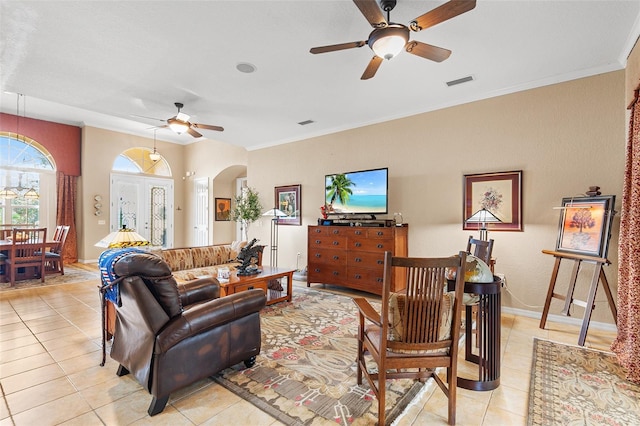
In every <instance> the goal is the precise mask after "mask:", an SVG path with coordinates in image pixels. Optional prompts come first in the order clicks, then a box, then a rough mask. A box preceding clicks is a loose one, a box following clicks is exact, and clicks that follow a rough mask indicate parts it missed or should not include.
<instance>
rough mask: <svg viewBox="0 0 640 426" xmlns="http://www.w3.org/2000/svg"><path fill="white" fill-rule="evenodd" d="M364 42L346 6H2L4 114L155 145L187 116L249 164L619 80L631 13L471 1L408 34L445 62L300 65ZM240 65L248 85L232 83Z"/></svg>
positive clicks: (303, 0) (404, 0) (627, 6)
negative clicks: (574, 83) (336, 135)
mask: <svg viewBox="0 0 640 426" xmlns="http://www.w3.org/2000/svg"><path fill="white" fill-rule="evenodd" d="M443 3H444V1H442V0H441V1H410V0H398V5H397V6H396V8H395V9H394V10H393V11H392V12H391V20H392V21H394V22H398V23H402V24H405V25H406V24H408V23H409V22H410V21H411V20H412V19H413V18H416V17H417V16H419V15H422V14H423V13H425V12H426V11H429V10H431V9H433V8H435V7H437V6H439V5H441V4H443ZM371 30H372V28H371V26H370V25H369V24H368V23H367V21H366V20H365V18H364V17H363V16H362V14H361V13H360V11H359V10H358V9H357V7H356V6H355V4H354V3H353V2H352V1H349V0H340V1H328V0H317V1H316V0H297V1H294V0H290V1H220V0H216V1H213V0H210V1H180V0H173V1H126V2H125V1H84V0H83V1H7V0H2V2H1V3H0V35H1V38H0V41H1V45H0V78H1V89H2V92H1V94H0V96H1V97H0V107H1V108H0V109H1V110H2V112H6V113H10V114H15V113H16V98H17V96H16V95H15V93H22V94H24V95H25V97H24V99H25V100H26V102H25V103H26V115H27V116H29V117H34V118H40V119H45V120H50V121H56V122H62V123H66V124H73V125H80V126H82V125H89V126H95V127H100V128H106V129H112V130H117V131H121V132H126V133H132V134H138V135H143V136H146V137H150V138H152V137H153V129H152V128H151V127H152V126H156V125H159V124H162V123H161V122H160V121H158V120H154V119H153V118H157V119H167V118H170V117H173V116H174V115H175V114H176V112H177V111H176V109H175V107H174V105H173V103H174V102H183V103H184V104H185V107H184V109H183V112H185V113H187V114H189V115H191V117H192V121H193V122H197V123H205V124H213V125H219V126H223V127H224V128H225V131H224V132H215V131H208V130H203V131H201V133H203V134H204V137H205V138H208V139H215V140H219V141H224V142H227V143H230V144H234V145H238V146H243V147H246V148H247V149H250V150H251V149H257V148H261V147H266V146H271V145H276V144H280V143H286V142H291V141H296V140H301V139H305V138H309V137H313V136H318V135H323V134H328V133H332V132H336V131H341V130H345V129H349V128H354V127H358V126H363V125H367V124H372V123H377V122H382V121H386V120H390V119H394V118H399V117H405V116H409V115H414V114H418V113H421V112H426V111H431V110H435V109H439V108H445V107H448V106H452V105H457V104H461V103H465V102H470V101H474V100H478V99H484V98H488V97H492V96H497V95H502V94H506V93H511V92H515V91H519V90H524V89H529V88H533V87H538V86H542V85H547V84H553V83H557V82H561V81H566V80H570V79H575V78H580V77H584V76H589V75H594V74H598V73H602V72H608V71H612V70H618V69H622V68H624V66H625V64H626V56H627V54H628V53H629V51H630V50H631V48H632V46H633V44H634V43H635V41H636V39H637V38H638V35H639V34H640V1H637V0H629V1H625V0H608V1H606V0H605V1H591V0H575V1H552V0H548V1H547V0H544V1H543V0H536V1H525V0H509V1H508V0H478V2H477V6H476V8H475V9H474V10H472V11H470V12H467V13H465V14H463V15H460V16H458V17H455V18H453V19H451V20H448V21H446V22H444V23H441V24H439V25H437V26H435V27H432V28H428V29H426V30H424V31H421V32H419V33H412V34H411V39H412V40H418V41H422V42H425V43H429V44H433V45H436V46H441V47H445V48H447V49H450V50H452V52H453V53H452V55H451V57H450V58H449V59H447V60H445V61H444V62H441V63H436V62H432V61H429V60H426V59H422V58H419V57H417V56H414V55H410V54H408V53H406V52H403V53H401V54H400V55H399V56H398V57H396V58H394V59H393V60H391V61H388V62H387V61H385V63H383V64H382V66H381V67H380V69H379V71H378V73H377V75H376V76H375V77H374V78H373V79H371V80H367V81H362V80H360V76H361V75H362V73H363V71H364V69H365V67H366V65H367V64H368V62H369V60H370V59H371V57H372V56H373V53H372V52H371V50H370V49H369V48H368V47H367V46H365V47H362V48H356V49H350V50H343V51H339V52H332V53H325V54H319V55H312V54H310V53H309V49H310V48H311V47H315V46H323V45H329V44H336V43H343V42H351V41H359V40H366V39H367V37H368V35H369V33H370V32H371ZM243 62H248V63H251V64H253V65H255V66H256V68H257V71H256V72H255V73H252V74H244V73H241V72H239V71H238V70H237V69H236V66H237V65H238V64H239V63H243ZM469 75H471V76H473V77H474V81H472V82H469V83H465V84H461V85H458V86H453V87H448V86H447V85H446V84H445V82H447V81H450V80H455V79H459V78H461V77H466V76H469ZM22 114H23V110H22V101H21V103H20V115H22ZM136 116H145V117H152V119H145V118H140V117H136ZM304 120H313V121H314V123H313V124H310V125H306V126H301V125H299V124H297V123H298V122H301V121H304ZM157 135H158V138H159V139H163V140H167V141H172V142H176V143H183V144H184V143H191V142H193V141H194V140H195V139H194V138H192V137H191V136H189V135H187V134H183V135H180V136H178V135H175V134H173V133H172V132H171V131H170V130H168V129H161V130H159V131H158V132H157Z"/></svg>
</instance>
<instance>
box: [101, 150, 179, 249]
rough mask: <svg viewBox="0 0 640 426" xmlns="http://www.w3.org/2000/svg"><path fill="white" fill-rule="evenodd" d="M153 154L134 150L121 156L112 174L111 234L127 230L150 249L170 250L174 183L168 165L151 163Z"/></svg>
mask: <svg viewBox="0 0 640 426" xmlns="http://www.w3.org/2000/svg"><path fill="white" fill-rule="evenodd" d="M152 152H153V151H152V150H150V149H148V148H144V147H136V148H129V149H127V150H126V151H124V152H122V153H121V154H120V155H119V156H118V157H117V158H116V160H115V161H114V163H113V167H112V173H111V194H110V200H111V203H110V204H111V206H110V207H111V214H110V217H111V223H110V230H111V232H113V231H116V230H118V229H120V228H122V227H123V226H124V227H127V228H130V229H134V230H135V231H136V232H138V233H139V234H140V235H142V236H143V237H145V238H146V239H147V240H149V242H150V243H151V245H152V246H156V247H163V248H169V247H173V239H174V238H173V233H174V217H173V197H174V192H173V191H174V188H173V179H172V178H171V168H170V167H169V163H168V162H167V161H166V160H165V159H164V158H163V157H162V156H160V158H159V159H158V160H155V161H154V160H152V159H151V157H150V154H151V153H152Z"/></svg>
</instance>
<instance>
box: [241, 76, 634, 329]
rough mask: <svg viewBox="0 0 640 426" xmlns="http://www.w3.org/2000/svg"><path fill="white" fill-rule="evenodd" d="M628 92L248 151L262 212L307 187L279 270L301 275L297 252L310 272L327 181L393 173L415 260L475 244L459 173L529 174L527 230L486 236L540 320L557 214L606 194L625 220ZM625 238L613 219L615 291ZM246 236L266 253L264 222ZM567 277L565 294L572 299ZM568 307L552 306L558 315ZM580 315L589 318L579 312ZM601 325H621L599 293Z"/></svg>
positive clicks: (616, 85) (465, 113)
mask: <svg viewBox="0 0 640 426" xmlns="http://www.w3.org/2000/svg"><path fill="white" fill-rule="evenodd" d="M624 88H625V73H624V71H618V72H612V73H607V74H603V75H599V76H594V77H590V78H584V79H580V80H575V81H571V82H568V83H562V84H557V85H552V86H547V87H542V88H538V89H534V90H528V91H524V92H520V93H516V94H511V95H507V96H501V97H496V98H492V99H487V100H483V101H479V102H474V103H470V104H466V105H461V106H457V107H452V108H448V109H444V110H440V111H435V112H430V113H426V114H421V115H417V116H413V117H409V118H404V119H400V120H394V121H390V122H386V123H382V124H377V125H372V126H367V127H362V128H359V129H354V130H350V131H345V132H340V133H336V134H332V135H327V136H323V137H317V138H313V139H309V140H305V141H300V142H296V143H290V144H287V145H280V146H276V147H272V148H266V149H261V150H256V151H251V152H249V158H248V178H249V185H250V186H252V187H254V188H255V189H257V190H258V192H259V193H260V195H261V199H262V201H263V204H264V205H270V202H271V200H272V199H273V196H274V195H273V191H274V187H275V186H281V185H293V184H301V185H302V194H301V198H302V215H303V226H281V227H280V230H279V237H280V246H279V262H278V264H279V266H292V267H295V266H296V255H297V253H298V252H299V253H301V257H302V258H301V261H300V266H304V265H306V264H307V260H306V252H307V250H306V242H307V238H306V232H307V225H312V224H316V221H317V218H318V217H320V210H319V208H320V206H321V205H322V204H323V194H324V191H323V183H324V176H325V174H328V173H339V172H346V171H352V170H360V169H370V168H376V167H388V168H389V174H390V181H389V190H390V202H389V212H390V215H389V216H390V217H391V214H392V213H393V212H402V213H403V216H404V221H405V222H408V223H409V255H411V256H440V255H451V254H454V253H456V252H457V251H458V250H460V249H464V247H465V245H466V240H467V238H468V236H469V235H470V234H474V233H473V232H470V231H463V230H462V224H461V221H462V197H463V193H462V191H463V188H462V182H463V175H464V174H472V173H483V172H495V171H511V170H522V171H523V222H524V231H523V232H490V234H489V235H490V237H491V238H494V239H495V241H496V242H495V248H494V255H495V257H496V258H497V264H496V271H497V272H500V273H504V274H505V275H506V278H507V285H508V288H509V290H510V292H505V293H504V297H503V304H504V305H505V306H509V307H513V308H516V309H524V310H531V311H541V306H542V305H543V303H544V298H545V295H546V291H547V288H548V284H549V278H550V274H551V269H552V266H553V260H554V259H553V258H552V257H550V256H547V255H543V254H541V250H542V249H554V248H555V243H556V238H557V231H558V220H559V211H558V210H554V209H553V207H554V206H558V205H559V204H560V202H561V199H562V198H563V197H568V196H574V195H575V196H578V195H581V194H584V192H585V191H587V189H588V187H589V186H591V185H599V186H600V187H601V188H602V189H601V190H602V192H603V194H605V195H609V194H614V195H616V197H617V199H616V210H617V211H619V210H620V207H619V206H620V202H621V200H620V194H621V190H622V171H623V167H624V146H625V104H624V100H625V98H624ZM618 230H619V217H618V216H616V218H615V219H614V226H613V237H612V239H611V243H610V249H609V259H610V260H611V261H612V265H611V266H609V267H607V268H606V274H607V276H608V278H609V281H610V283H611V285H612V288H613V289H614V292H615V289H616V288H617V242H618V239H617V235H618ZM476 234H477V233H476ZM249 237H250V238H251V237H257V238H259V239H260V240H261V242H262V243H264V244H268V243H269V239H270V236H269V226H268V221H266V220H260V221H258V224H256V225H252V227H251V228H250V235H249ZM566 269H567V270H565V268H564V267H563V268H562V270H561V275H562V276H561V278H560V280H559V283H560V285H559V286H558V288H557V289H556V290H557V291H559V292H564V291H566V290H564V289H566V286H567V283H568V274H569V272H570V270H569V269H570V265H569V264H567V267H566ZM592 271H593V269H592V267H591V265H585V266H584V267H583V274H582V275H581V277H580V281H579V284H578V287H579V288H578V289H577V291H576V297H577V298H582V299H583V300H584V298H585V297H584V294H585V293H586V289H587V287H588V282H589V280H590V274H591V272H592ZM512 294H513V295H512ZM516 298H517V300H516ZM518 300H519V301H522V302H524V303H521V302H519V301H518ZM525 303H526V305H525ZM561 307H562V306H561V303H560V301H557V300H554V302H553V304H552V306H551V312H552V313H559V312H560V310H561ZM574 314H575V315H576V316H578V317H579V318H581V317H582V309H581V308H576V309H575V310H574ZM593 320H594V321H601V322H612V321H613V320H612V317H611V314H610V313H609V310H608V307H607V304H606V299H605V297H604V294H603V292H602V291H600V293H599V294H598V297H597V303H596V309H595V312H594V316H593Z"/></svg>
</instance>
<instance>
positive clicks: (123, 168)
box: [113, 147, 171, 176]
mask: <svg viewBox="0 0 640 426" xmlns="http://www.w3.org/2000/svg"><path fill="white" fill-rule="evenodd" d="M152 152H153V151H152V150H150V149H149V148H143V147H136V148H129V149H127V150H126V151H124V152H123V153H122V154H120V155H118V157H117V158H116V160H115V161H114V162H113V171H114V172H125V173H143V174H149V175H156V176H171V168H170V167H169V163H167V160H165V159H164V158H163V157H162V156H160V159H159V160H157V161H153V160H152V159H151V157H150V154H151V153H152Z"/></svg>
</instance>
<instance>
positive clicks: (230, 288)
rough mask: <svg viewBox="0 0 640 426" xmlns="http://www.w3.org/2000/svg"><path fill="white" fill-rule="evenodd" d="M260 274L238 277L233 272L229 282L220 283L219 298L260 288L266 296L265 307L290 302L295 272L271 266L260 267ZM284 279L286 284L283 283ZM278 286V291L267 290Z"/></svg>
mask: <svg viewBox="0 0 640 426" xmlns="http://www.w3.org/2000/svg"><path fill="white" fill-rule="evenodd" d="M260 269H261V270H262V272H260V273H259V274H255V275H241V276H238V275H237V273H236V272H235V271H233V272H232V273H231V275H230V276H229V281H228V282H225V283H222V282H221V283H220V296H221V297H222V296H228V295H230V294H234V293H240V292H241V291H246V290H251V289H254V288H261V289H262V290H264V292H265V294H266V295H267V305H271V304H274V303H278V302H282V301H283V300H286V301H287V302H291V296H292V295H293V273H294V272H295V270H293V269H286V268H272V267H271V266H261V267H260ZM284 279H286V281H287V282H286V283H283V281H284ZM269 283H272V286H271V287H275V286H276V285H278V284H279V287H280V288H281V290H280V289H274V288H269Z"/></svg>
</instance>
